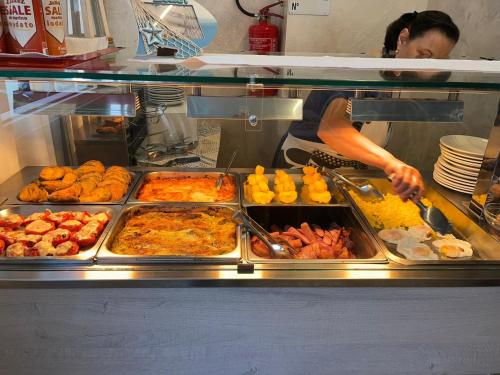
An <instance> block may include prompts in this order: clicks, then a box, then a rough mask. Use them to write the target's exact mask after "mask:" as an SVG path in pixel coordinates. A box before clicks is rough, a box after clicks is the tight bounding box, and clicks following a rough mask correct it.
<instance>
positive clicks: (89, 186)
mask: <svg viewBox="0 0 500 375" xmlns="http://www.w3.org/2000/svg"><path fill="white" fill-rule="evenodd" d="M79 184H80V185H82V192H81V195H87V194H90V193H91V192H92V190H94V189H95V188H96V187H97V181H95V180H94V179H93V178H86V179H85V180H80V181H79Z"/></svg>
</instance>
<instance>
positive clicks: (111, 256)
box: [97, 203, 242, 264]
mask: <svg viewBox="0 0 500 375" xmlns="http://www.w3.org/2000/svg"><path fill="white" fill-rule="evenodd" d="M200 206H203V205H199V204H193V203H191V204H182V205H179V204H170V203H164V204H156V205H152V204H137V205H127V206H125V207H124V208H123V210H122V211H121V213H120V217H119V218H118V219H117V220H116V221H115V222H114V225H113V227H112V228H111V230H110V231H109V232H108V235H107V237H106V239H105V240H104V243H103V244H102V246H101V248H100V249H99V252H98V253H97V262H98V263H108V264H109V263H115V264H116V263H188V264H207V263H210V264H236V263H238V262H239V261H240V259H241V256H242V251H241V227H240V226H237V227H236V247H235V249H234V250H233V251H231V252H230V253H227V254H224V255H217V256H206V257H188V256H137V255H122V254H115V253H113V252H112V251H111V246H112V244H113V241H114V240H115V238H116V236H117V235H118V233H120V231H121V230H122V229H123V227H124V226H125V223H126V220H127V218H128V217H129V216H130V215H133V214H134V212H136V211H137V210H139V209H141V208H144V207H148V208H149V207H171V208H174V207H175V208H182V209H186V210H189V209H191V208H196V207H200ZM205 206H206V205H205ZM211 207H225V208H228V209H230V210H232V211H235V209H236V207H234V206H231V205H217V204H213V205H211Z"/></svg>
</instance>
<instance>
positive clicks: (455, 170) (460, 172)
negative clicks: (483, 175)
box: [436, 158, 479, 179]
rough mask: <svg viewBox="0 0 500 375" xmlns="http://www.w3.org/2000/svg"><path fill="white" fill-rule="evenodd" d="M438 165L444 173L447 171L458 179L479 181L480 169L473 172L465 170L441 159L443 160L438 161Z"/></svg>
mask: <svg viewBox="0 0 500 375" xmlns="http://www.w3.org/2000/svg"><path fill="white" fill-rule="evenodd" d="M436 164H437V166H438V167H439V168H441V169H442V170H443V171H446V172H448V173H451V174H453V175H456V176H457V177H460V178H468V179H477V176H478V175H479V170H478V169H475V170H473V171H469V170H467V169H464V168H460V167H455V166H453V165H450V164H448V163H446V161H445V160H443V159H441V158H439V159H438V161H437V162H436Z"/></svg>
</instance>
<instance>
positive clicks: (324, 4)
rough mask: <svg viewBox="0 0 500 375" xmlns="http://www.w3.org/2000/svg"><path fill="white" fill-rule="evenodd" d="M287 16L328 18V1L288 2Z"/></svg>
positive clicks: (293, 0)
mask: <svg viewBox="0 0 500 375" xmlns="http://www.w3.org/2000/svg"><path fill="white" fill-rule="evenodd" d="M288 14H292V15H296V14H304V15H310V16H328V15H329V14H330V0H289V1H288Z"/></svg>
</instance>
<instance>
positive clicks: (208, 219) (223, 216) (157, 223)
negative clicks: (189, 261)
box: [111, 207, 236, 257]
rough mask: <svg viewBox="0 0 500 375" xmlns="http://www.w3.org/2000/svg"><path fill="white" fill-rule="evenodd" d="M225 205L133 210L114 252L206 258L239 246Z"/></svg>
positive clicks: (120, 233) (117, 238) (116, 239)
mask: <svg viewBox="0 0 500 375" xmlns="http://www.w3.org/2000/svg"><path fill="white" fill-rule="evenodd" d="M232 214H233V212H232V210H230V209H229V208H224V207H198V208H189V209H187V208H179V207H142V208H140V209H138V210H136V211H135V212H131V213H130V216H129V217H128V218H127V219H126V221H125V225H124V227H123V229H122V230H121V231H120V232H119V233H118V234H117V236H116V237H115V239H114V241H113V243H112V245H111V251H112V252H113V253H115V254H121V255H135V256H187V257H206V256H217V255H223V254H227V253H230V252H231V251H233V250H234V249H235V248H236V223H235V222H234V221H233V219H232Z"/></svg>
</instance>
